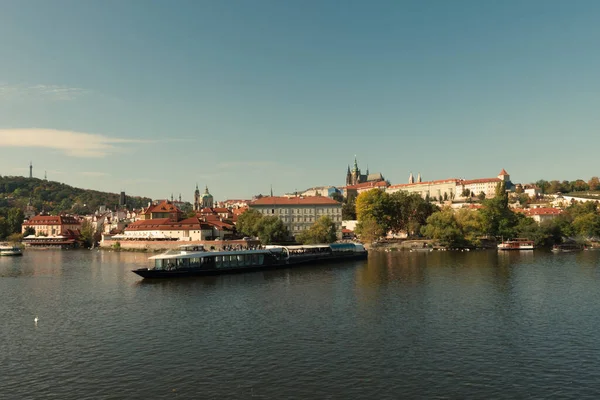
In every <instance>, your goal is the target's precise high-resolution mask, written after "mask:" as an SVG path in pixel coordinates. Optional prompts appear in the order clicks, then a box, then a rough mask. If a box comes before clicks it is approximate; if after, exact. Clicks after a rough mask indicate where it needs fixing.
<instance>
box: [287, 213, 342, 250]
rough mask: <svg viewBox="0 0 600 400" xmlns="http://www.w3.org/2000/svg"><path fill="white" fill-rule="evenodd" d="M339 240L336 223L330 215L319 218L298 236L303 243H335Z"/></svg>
mask: <svg viewBox="0 0 600 400" xmlns="http://www.w3.org/2000/svg"><path fill="white" fill-rule="evenodd" d="M336 240H337V234H336V227H335V223H334V222H333V221H332V220H331V218H329V217H328V216H326V215H324V216H322V217H321V218H319V219H318V220H317V221H316V222H315V223H314V224H313V225H312V226H311V227H310V228H309V229H307V230H305V231H304V232H302V233H301V234H300V235H298V236H296V241H297V242H299V243H302V244H319V243H333V242H335V241H336Z"/></svg>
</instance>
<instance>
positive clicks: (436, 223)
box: [421, 208, 465, 247]
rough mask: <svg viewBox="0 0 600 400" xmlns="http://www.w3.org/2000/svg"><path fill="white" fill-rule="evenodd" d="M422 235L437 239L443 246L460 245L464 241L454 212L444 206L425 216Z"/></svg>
mask: <svg viewBox="0 0 600 400" xmlns="http://www.w3.org/2000/svg"><path fill="white" fill-rule="evenodd" d="M421 233H422V234H423V236H425V237H427V238H429V239H434V240H436V241H438V242H439V243H440V244H442V245H443V246H451V247H455V246H462V245H463V244H464V243H465V241H464V237H463V235H462V232H461V230H460V227H459V226H458V223H457V221H456V217H455V215H454V212H453V211H452V209H450V208H444V209H442V210H440V211H437V212H434V213H433V214H431V215H430V216H429V218H427V224H426V225H425V226H423V227H422V228H421Z"/></svg>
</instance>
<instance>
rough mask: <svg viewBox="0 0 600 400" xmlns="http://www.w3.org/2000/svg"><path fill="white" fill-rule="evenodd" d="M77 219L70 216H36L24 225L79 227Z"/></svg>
mask: <svg viewBox="0 0 600 400" xmlns="http://www.w3.org/2000/svg"><path fill="white" fill-rule="evenodd" d="M79 224H80V222H79V220H78V219H77V218H75V217H73V216H70V215H36V216H35V217H31V218H29V220H27V221H25V222H23V225H26V226H31V225H79Z"/></svg>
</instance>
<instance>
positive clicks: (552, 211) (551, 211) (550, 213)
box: [524, 207, 563, 224]
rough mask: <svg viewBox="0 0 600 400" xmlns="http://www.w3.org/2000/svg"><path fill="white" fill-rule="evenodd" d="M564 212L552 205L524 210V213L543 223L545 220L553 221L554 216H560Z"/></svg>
mask: <svg viewBox="0 0 600 400" xmlns="http://www.w3.org/2000/svg"><path fill="white" fill-rule="evenodd" d="M562 213H563V211H562V210H560V209H558V208H552V207H540V208H531V209H527V210H524V214H525V215H526V216H528V217H531V218H533V220H534V221H535V222H537V223H538V224H541V223H542V222H545V221H552V220H553V219H554V218H556V217H558V216H559V215H561V214H562Z"/></svg>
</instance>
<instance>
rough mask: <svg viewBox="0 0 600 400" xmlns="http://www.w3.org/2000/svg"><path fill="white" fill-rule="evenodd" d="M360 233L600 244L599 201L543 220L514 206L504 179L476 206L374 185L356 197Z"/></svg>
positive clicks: (450, 244)
mask: <svg viewBox="0 0 600 400" xmlns="http://www.w3.org/2000/svg"><path fill="white" fill-rule="evenodd" d="M356 215H357V218H358V224H357V227H356V233H357V234H358V235H359V238H361V240H362V241H363V242H364V243H373V244H375V247H376V246H377V244H378V243H379V242H380V241H382V240H385V239H384V238H385V236H386V233H392V234H397V233H401V232H404V233H406V234H407V236H408V239H409V240H410V239H412V240H418V239H426V240H430V241H432V242H433V243H435V244H436V245H437V246H439V247H443V248H453V249H454V248H458V249H475V248H488V247H489V248H493V247H495V246H496V245H497V243H499V242H501V241H502V240H507V239H509V238H527V239H529V240H532V241H533V242H534V243H535V246H536V247H538V248H540V247H541V248H544V247H548V248H550V247H552V246H553V245H557V244H561V243H578V244H581V245H583V244H588V245H592V247H594V246H593V245H595V244H597V242H598V238H600V214H599V213H598V204H597V203H596V202H593V201H590V202H585V203H577V202H574V203H572V204H571V205H569V206H568V207H566V208H565V209H564V210H563V212H562V213H561V214H560V215H557V216H556V217H555V218H554V219H552V220H549V221H544V222H542V223H539V224H538V223H537V222H536V221H534V220H533V219H532V218H530V217H527V216H525V215H524V214H522V213H519V212H515V211H513V210H512V209H511V208H510V207H509V197H508V192H507V190H506V187H505V184H504V183H503V182H501V183H499V184H498V186H497V187H496V193H495V196H494V197H493V198H490V199H483V200H481V203H479V205H478V206H477V207H475V208H462V209H459V210H453V209H452V208H450V207H449V206H444V207H441V208H440V207H438V206H437V205H434V204H433V203H431V202H430V201H429V199H423V198H421V197H420V196H419V195H417V194H407V193H404V192H396V193H393V194H388V193H386V192H383V191H381V190H377V189H373V190H370V191H366V192H362V193H360V194H359V195H358V196H357V197H356Z"/></svg>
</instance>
